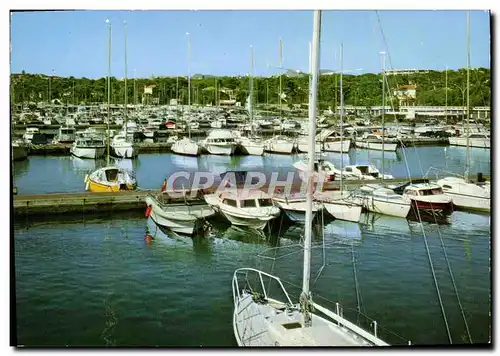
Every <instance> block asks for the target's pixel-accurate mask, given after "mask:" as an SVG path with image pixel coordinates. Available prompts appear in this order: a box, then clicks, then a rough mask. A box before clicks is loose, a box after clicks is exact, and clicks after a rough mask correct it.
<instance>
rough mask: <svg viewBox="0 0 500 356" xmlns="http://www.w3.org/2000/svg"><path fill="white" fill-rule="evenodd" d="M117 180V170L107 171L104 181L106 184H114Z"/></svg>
mask: <svg viewBox="0 0 500 356" xmlns="http://www.w3.org/2000/svg"><path fill="white" fill-rule="evenodd" d="M117 178H118V169H107V170H106V180H107V181H108V182H116V181H117Z"/></svg>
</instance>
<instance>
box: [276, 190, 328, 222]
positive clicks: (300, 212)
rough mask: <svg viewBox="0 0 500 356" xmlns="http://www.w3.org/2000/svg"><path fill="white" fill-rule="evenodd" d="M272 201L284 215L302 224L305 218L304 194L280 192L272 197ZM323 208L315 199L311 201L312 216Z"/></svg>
mask: <svg viewBox="0 0 500 356" xmlns="http://www.w3.org/2000/svg"><path fill="white" fill-rule="evenodd" d="M273 201H274V203H275V204H276V205H277V206H279V207H280V209H281V210H283V211H284V212H285V214H286V216H287V217H288V218H289V219H290V220H291V221H293V222H296V223H299V224H304V223H305V219H306V209H307V206H306V196H305V195H304V194H302V193H290V194H288V195H285V194H281V195H275V196H274V197H273ZM321 209H323V205H322V204H321V203H319V202H317V201H313V207H312V212H313V218H314V215H315V214H316V213H317V212H318V211H319V210H321Z"/></svg>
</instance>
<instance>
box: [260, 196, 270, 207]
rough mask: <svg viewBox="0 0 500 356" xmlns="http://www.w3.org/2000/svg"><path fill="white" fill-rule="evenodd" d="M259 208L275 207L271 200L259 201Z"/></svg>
mask: <svg viewBox="0 0 500 356" xmlns="http://www.w3.org/2000/svg"><path fill="white" fill-rule="evenodd" d="M259 206H260V207H265V206H273V202H272V200H271V199H267V198H265V199H259Z"/></svg>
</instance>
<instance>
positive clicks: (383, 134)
mask: <svg viewBox="0 0 500 356" xmlns="http://www.w3.org/2000/svg"><path fill="white" fill-rule="evenodd" d="M380 54H381V55H382V182H383V181H384V172H385V170H384V163H385V159H384V153H385V52H381V53H380Z"/></svg>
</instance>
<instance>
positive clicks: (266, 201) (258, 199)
mask: <svg viewBox="0 0 500 356" xmlns="http://www.w3.org/2000/svg"><path fill="white" fill-rule="evenodd" d="M205 201H206V202H207V203H208V204H209V205H210V206H212V207H213V208H214V209H215V210H217V211H219V212H220V213H221V214H222V215H224V217H226V218H227V220H229V221H230V222H231V224H233V225H237V226H246V227H250V228H253V229H257V230H262V229H264V227H265V226H266V225H267V223H268V222H269V221H270V220H272V219H274V218H276V217H277V216H278V215H279V214H280V209H279V208H278V207H277V206H275V205H274V204H273V201H272V199H271V196H270V195H269V194H267V193H264V192H263V191H260V190H248V189H231V190H228V189H225V190H224V191H222V192H216V193H214V194H209V195H205Z"/></svg>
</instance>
